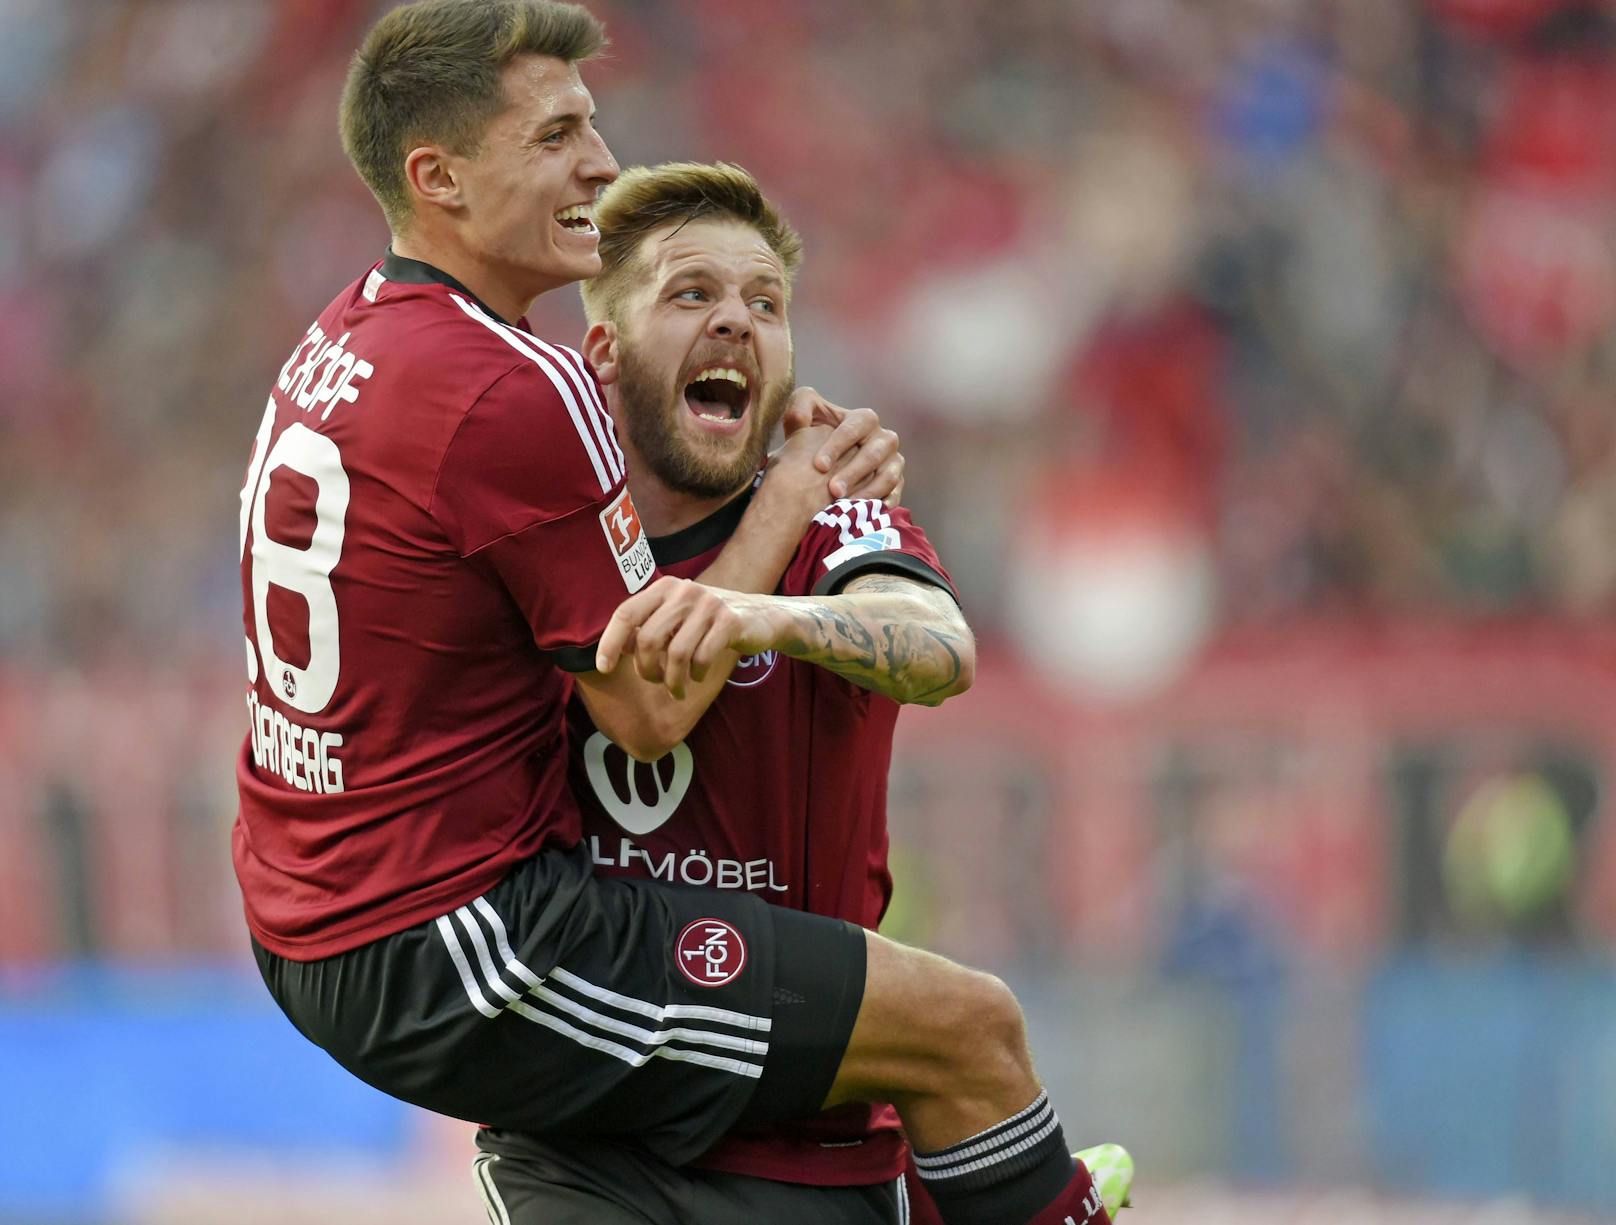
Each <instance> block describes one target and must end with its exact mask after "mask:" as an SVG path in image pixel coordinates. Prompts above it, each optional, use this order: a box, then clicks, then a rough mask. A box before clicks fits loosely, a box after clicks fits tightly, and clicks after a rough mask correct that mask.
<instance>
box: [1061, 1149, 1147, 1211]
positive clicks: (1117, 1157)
mask: <svg viewBox="0 0 1616 1225" xmlns="http://www.w3.org/2000/svg"><path fill="white" fill-rule="evenodd" d="M1072 1156H1074V1157H1076V1158H1077V1159H1078V1160H1079V1161H1081V1162H1082V1163H1083V1164H1084V1166H1085V1167H1087V1169H1088V1172H1089V1177H1090V1178H1092V1179H1094V1188H1095V1190H1097V1191H1098V1192H1099V1193H1100V1202H1101V1203H1103V1204H1104V1205H1105V1211H1106V1215H1108V1216H1110V1217H1112V1218H1113V1219H1115V1217H1116V1215H1117V1213H1118V1212H1119V1211H1120V1210H1122V1209H1123V1208H1127V1207H1129V1206H1130V1200H1129V1196H1130V1195H1131V1194H1132V1193H1133V1157H1132V1156H1131V1155H1130V1154H1129V1152H1128V1150H1127V1149H1125V1148H1123V1147H1122V1145H1120V1144H1096V1145H1095V1146H1094V1147H1093V1148H1085V1149H1079V1150H1078V1151H1077V1152H1075V1153H1073V1154H1072Z"/></svg>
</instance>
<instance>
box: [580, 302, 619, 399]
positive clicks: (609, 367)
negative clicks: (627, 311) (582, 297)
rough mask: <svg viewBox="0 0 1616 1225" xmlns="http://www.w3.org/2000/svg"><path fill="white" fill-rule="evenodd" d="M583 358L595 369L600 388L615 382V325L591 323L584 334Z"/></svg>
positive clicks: (604, 321)
mask: <svg viewBox="0 0 1616 1225" xmlns="http://www.w3.org/2000/svg"><path fill="white" fill-rule="evenodd" d="M584 357H585V358H586V359H587V360H588V362H589V364H590V365H591V366H593V367H594V368H595V377H596V378H598V379H599V380H600V385H601V386H602V387H605V386H608V385H609V384H611V383H615V382H617V325H616V324H615V323H613V322H612V321H611V320H609V319H607V320H603V321H602V322H600V323H592V324H590V325H589V330H588V331H587V332H585V333H584Z"/></svg>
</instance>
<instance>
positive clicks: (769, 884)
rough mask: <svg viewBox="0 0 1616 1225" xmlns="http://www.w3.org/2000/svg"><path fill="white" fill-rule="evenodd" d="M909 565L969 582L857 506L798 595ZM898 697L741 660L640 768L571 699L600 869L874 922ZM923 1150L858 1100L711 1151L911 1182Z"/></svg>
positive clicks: (699, 547) (764, 1165) (736, 518)
mask: <svg viewBox="0 0 1616 1225" xmlns="http://www.w3.org/2000/svg"><path fill="white" fill-rule="evenodd" d="M747 501H748V497H742V498H738V499H736V500H735V501H734V502H731V503H730V504H729V505H728V506H726V507H724V508H723V509H722V510H720V511H718V512H717V513H716V514H714V515H712V516H710V517H709V518H707V519H706V520H704V521H703V522H701V523H698V524H696V525H694V526H692V527H690V528H688V529H686V530H685V531H682V532H679V533H677V534H675V535H672V536H665V537H662V538H660V539H653V540H652V542H651V546H652V550H653V552H654V553H655V555H656V559H657V564H658V566H659V567H661V569H662V570H663V571H664V572H666V573H671V574H677V575H680V576H682V577H693V576H695V575H697V574H699V573H700V572H701V571H702V570H704V569H705V568H706V567H707V566H708V565H710V564H711V563H712V561H713V558H714V557H715V556H716V554H717V553H718V551H719V549H720V548H721V547H722V546H723V544H724V542H725V541H726V540H727V539H728V538H729V536H730V534H731V533H732V532H733V531H734V529H735V526H736V524H738V523H739V522H740V518H741V515H742V514H743V513H744V512H745V509H746V503H747ZM872 569H874V570H897V571H902V572H905V573H908V574H911V575H913V576H915V577H916V578H918V579H920V580H922V581H925V582H930V583H935V584H937V585H939V586H942V587H944V588H945V589H947V590H949V591H950V592H952V590H953V588H952V586H951V585H950V580H949V579H948V576H947V574H946V572H945V571H944V570H943V568H942V564H941V563H940V562H939V561H938V559H937V555H936V553H935V552H934V551H933V550H932V547H931V544H930V542H928V541H927V539H926V536H925V534H924V533H923V532H922V531H921V530H920V529H919V528H918V527H916V526H915V524H914V523H913V521H912V520H910V518H909V516H908V513H907V512H906V511H904V510H903V509H901V508H897V507H893V508H888V507H886V506H884V505H883V504H881V503H879V502H871V501H842V502H837V503H835V504H833V505H831V506H829V507H827V508H826V509H825V510H824V511H823V512H821V513H820V515H819V516H818V517H817V518H816V519H815V521H814V523H813V526H812V527H811V528H810V529H809V531H808V533H807V535H806V536H805V537H804V538H803V541H802V543H801V545H800V546H799V547H798V549H797V553H796V556H795V557H794V558H793V559H792V562H791V565H790V567H789V569H788V570H787V571H786V574H785V577H784V578H783V579H782V580H781V583H780V586H779V589H778V590H779V593H780V594H782V595H811V594H826V593H833V592H835V591H837V590H839V589H840V588H841V586H842V585H843V584H845V583H846V582H847V580H848V579H850V578H852V577H853V576H854V575H857V574H860V573H864V572H866V571H869V570H872ZM897 715H898V706H897V704H896V703H895V702H893V701H891V700H890V699H888V698H884V697H880V696H878V695H875V694H872V693H870V692H869V691H868V690H865V689H861V688H859V687H858V686H856V685H854V684H852V683H851V682H850V681H846V680H843V679H842V678H841V677H838V676H836V675H835V674H834V673H831V672H828V671H826V670H824V669H822V668H817V667H814V666H812V665H810V664H805V663H800V662H798V661H796V660H792V659H789V658H787V657H786V656H783V655H776V654H773V653H770V654H766V655H761V656H756V657H753V658H751V659H746V660H742V661H741V664H740V666H739V667H737V668H736V669H735V672H734V674H733V675H732V676H731V677H730V680H729V683H728V684H727V685H726V686H725V687H724V689H723V691H722V692H721V693H720V694H719V696H718V698H717V700H716V701H714V703H713V705H712V706H711V708H709V710H708V711H707V713H706V714H705V715H704V716H702V719H701V721H700V722H699V723H698V724H697V725H696V727H695V728H694V729H693V730H692V731H691V733H690V735H689V736H688V737H686V739H685V741H684V743H682V744H680V745H679V746H677V747H676V748H675V749H674V750H673V751H672V752H671V753H669V754H667V755H666V756H664V757H663V758H662V759H661V760H660V761H657V762H655V763H653V764H641V763H636V762H635V761H634V760H633V759H632V758H630V757H629V756H628V755H627V754H626V753H624V752H623V751H622V750H621V749H619V748H618V747H617V746H616V745H614V744H612V743H611V742H610V741H608V740H607V738H606V737H605V736H604V735H602V734H601V733H600V732H598V731H596V729H595V728H594V726H593V724H592V723H591V722H590V720H589V715H588V712H587V711H586V710H585V709H584V706H583V703H582V702H581V701H579V700H577V699H576V698H575V699H574V700H573V702H572V704H571V706H570V708H569V719H570V720H571V723H572V730H573V744H572V748H571V753H572V778H573V789H574V791H575V792H576V793H577V795H578V797H579V802H580V804H581V805H582V807H583V809H584V833H585V835H586V837H587V838H588V840H589V843H590V847H591V850H592V851H593V853H594V857H595V864H596V871H597V872H600V873H603V874H608V875H626V876H641V877H647V876H648V877H655V878H659V879H661V880H667V881H679V882H683V883H688V884H694V885H707V886H713V887H716V888H719V889H748V890H750V891H752V892H753V893H756V894H757V895H758V896H759V897H762V898H764V899H766V900H768V901H770V902H773V903H775V904H776V905H779V906H789V907H791V908H793V909H797V910H806V911H811V912H813V913H815V914H822V915H831V916H835V917H837V918H843V919H848V920H851V921H853V922H856V923H860V924H862V925H864V926H866V927H874V926H875V925H876V924H877V923H878V922H879V921H880V919H881V915H882V913H883V912H884V911H885V909H886V905H887V900H888V898H889V897H890V896H891V892H892V878H891V876H890V875H889V874H888V871H887V825H886V802H887V773H888V769H889V766H890V764H891V758H892V731H893V725H894V723H895V722H896V720H897ZM906 1153H907V1149H906V1147H905V1145H904V1140H903V1136H902V1132H901V1131H900V1130H899V1124H898V1118H897V1114H896V1112H895V1111H893V1110H892V1109H891V1107H876V1108H871V1107H868V1106H846V1107H842V1108H840V1109H838V1110H835V1111H831V1112H829V1113H827V1114H824V1115H821V1116H819V1117H818V1118H817V1119H814V1120H811V1121H809V1122H806V1123H803V1124H797V1125H793V1126H789V1127H780V1128H775V1129H771V1130H769V1131H766V1132H759V1133H755V1134H748V1135H739V1134H737V1135H733V1136H731V1137H729V1138H728V1139H726V1140H725V1141H724V1142H723V1143H721V1144H720V1145H719V1146H718V1147H717V1148H715V1149H713V1150H712V1151H711V1152H710V1153H708V1154H707V1155H706V1156H705V1157H704V1158H702V1160H701V1161H700V1162H698V1164H700V1165H703V1166H707V1167H709V1168H714V1169H720V1170H727V1171H730V1172H733V1173H738V1174H748V1175H753V1176H755V1177H760V1178H770V1179H774V1180H776V1181H779V1182H797V1183H811V1184H816V1185H822V1186H857V1185H867V1184H871V1183H876V1182H881V1181H884V1180H887V1179H891V1178H896V1177H897V1176H898V1175H899V1174H900V1173H901V1172H902V1170H903V1168H904V1160H905V1157H906Z"/></svg>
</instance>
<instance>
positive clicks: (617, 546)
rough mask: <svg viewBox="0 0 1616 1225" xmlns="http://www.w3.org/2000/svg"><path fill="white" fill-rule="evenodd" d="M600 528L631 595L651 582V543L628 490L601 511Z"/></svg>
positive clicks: (652, 562) (652, 560)
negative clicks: (604, 534) (610, 547)
mask: <svg viewBox="0 0 1616 1225" xmlns="http://www.w3.org/2000/svg"><path fill="white" fill-rule="evenodd" d="M600 528H601V531H603V532H605V533H606V543H607V544H609V545H611V546H612V556H613V557H615V558H616V559H617V569H618V571H619V572H620V573H621V574H622V576H623V582H624V583H625V584H626V585H627V587H628V591H629V594H630V595H633V594H634V593H635V592H636V591H638V590H639V589H640V588H641V587H644V586H645V584H646V583H647V582H648V581H649V580H650V578H651V574H652V572H653V571H654V570H655V569H656V558H654V557H652V556H651V541H650V540H649V539H648V538H647V536H646V534H645V529H644V528H643V527H641V526H640V517H639V515H637V514H636V513H635V512H634V499H632V498H631V497H629V496H628V490H627V489H625V490H623V491H622V492H621V493H619V494H618V495H617V496H616V497H615V498H613V499H612V501H611V505H609V506H608V507H607V508H606V509H605V510H603V511H601V512H600Z"/></svg>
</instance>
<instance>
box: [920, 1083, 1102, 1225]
mask: <svg viewBox="0 0 1616 1225" xmlns="http://www.w3.org/2000/svg"><path fill="white" fill-rule="evenodd" d="M914 1161H915V1168H916V1169H917V1170H919V1172H920V1178H921V1181H922V1182H923V1183H924V1184H925V1188H926V1190H927V1191H928V1192H930V1193H931V1198H932V1199H933V1200H934V1201H935V1202H936V1205H937V1211H938V1213H939V1214H940V1215H941V1216H942V1218H943V1220H944V1221H945V1222H947V1225H1109V1222H1110V1218H1109V1217H1107V1216H1106V1213H1105V1208H1104V1207H1103V1206H1102V1205H1101V1203H1100V1194H1099V1192H1098V1191H1096V1190H1095V1189H1094V1182H1093V1180H1092V1179H1091V1178H1090V1177H1089V1173H1088V1171H1087V1170H1086V1169H1084V1168H1083V1164H1082V1163H1081V1162H1079V1161H1074V1160H1073V1159H1072V1155H1071V1154H1070V1153H1069V1152H1067V1151H1066V1137H1065V1135H1064V1134H1063V1133H1062V1131H1061V1125H1060V1119H1059V1118H1057V1117H1056V1115H1055V1108H1054V1107H1053V1106H1051V1105H1050V1104H1049V1095H1048V1094H1047V1093H1040V1094H1039V1095H1038V1100H1037V1101H1035V1102H1033V1104H1032V1105H1030V1106H1028V1107H1027V1108H1026V1109H1025V1110H1021V1111H1018V1112H1017V1113H1015V1114H1013V1115H1011V1116H1010V1117H1009V1118H1008V1119H1006V1120H1005V1121H1004V1122H1002V1123H999V1124H996V1125H995V1126H993V1127H990V1128H988V1129H987V1130H986V1131H983V1132H978V1133H977V1134H976V1135H974V1136H971V1137H969V1138H967V1139H965V1140H961V1141H960V1142H959V1143H958V1144H955V1145H951V1146H950V1147H948V1148H945V1149H943V1150H942V1151H941V1152H937V1153H916V1154H915V1156H914Z"/></svg>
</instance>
